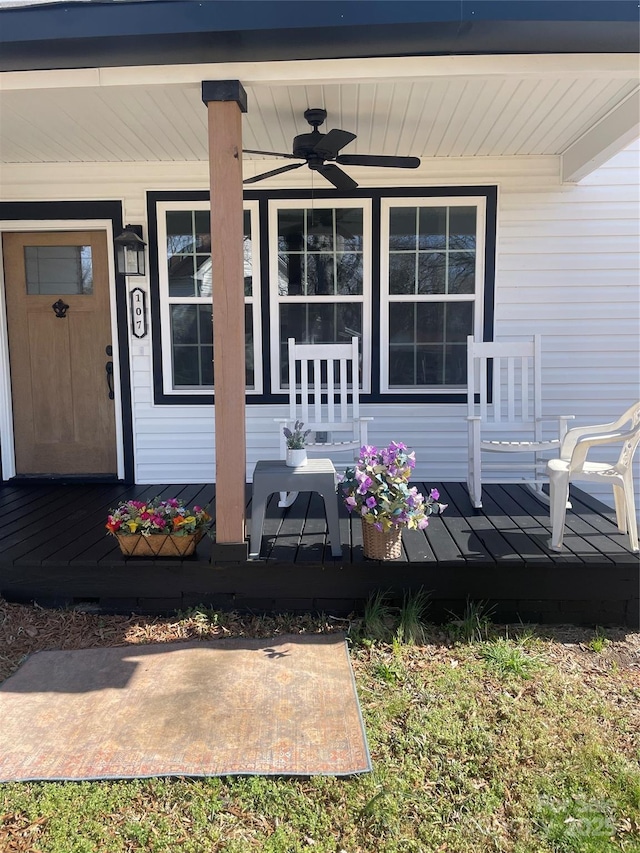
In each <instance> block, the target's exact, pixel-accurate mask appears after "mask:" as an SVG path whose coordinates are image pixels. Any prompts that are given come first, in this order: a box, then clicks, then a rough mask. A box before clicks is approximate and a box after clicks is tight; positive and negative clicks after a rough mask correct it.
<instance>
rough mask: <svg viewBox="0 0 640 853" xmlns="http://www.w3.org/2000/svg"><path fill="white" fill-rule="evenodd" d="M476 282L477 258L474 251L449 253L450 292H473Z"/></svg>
mask: <svg viewBox="0 0 640 853" xmlns="http://www.w3.org/2000/svg"><path fill="white" fill-rule="evenodd" d="M475 284H476V258H475V255H474V254H473V253H472V252H451V253H450V254H449V289H448V292H449V293H473V292H474V290H475Z"/></svg>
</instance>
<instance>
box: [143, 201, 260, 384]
mask: <svg viewBox="0 0 640 853" xmlns="http://www.w3.org/2000/svg"><path fill="white" fill-rule="evenodd" d="M258 208H259V203H258V201H254V200H248V199H245V200H244V202H243V210H245V211H248V212H249V216H250V222H251V255H252V287H251V296H246V295H245V297H244V303H245V305H251V306H252V320H253V323H252V331H253V351H254V352H253V375H254V386H253V388H245V393H246V394H247V396H251V397H256V396H262V393H263V368H262V305H261V282H262V275H261V268H260V221H259V209H258ZM210 209H211V206H210V204H209V201H208V200H197V199H187V200H178V199H176V200H174V201H172V200H170V199H169V200H162V201H156V202H155V216H156V228H157V261H158V295H159V312H160V349H161V370H162V389H161V390H162V394H163V395H164V396H166V397H168V398H174V399H178V400H180V399H182V398H185V397H206V398H208V400H210V399H211V397H212V396H213V397H214V398H215V379H214V385H213V386H211V385H203V386H201V387H198V386H192V385H189V386H186V385H185V386H178V387H174V385H173V346H172V340H171V308H170V306H171V305H184V304H186V305H212V298H211V297H210V296H187V297H185V296H170V295H169V270H168V264H167V257H166V252H167V218H166V214H167V212H171V211H194V210H206V211H209V210H210ZM214 371H215V362H214Z"/></svg>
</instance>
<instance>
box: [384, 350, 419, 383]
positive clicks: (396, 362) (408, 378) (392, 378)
mask: <svg viewBox="0 0 640 853" xmlns="http://www.w3.org/2000/svg"><path fill="white" fill-rule="evenodd" d="M415 375H416V371H415V361H414V351H413V348H410V349H407V348H406V347H395V346H392V347H389V385H390V386H391V387H392V388H394V387H396V388H397V387H400V388H402V387H406V386H409V387H411V386H413V385H415Z"/></svg>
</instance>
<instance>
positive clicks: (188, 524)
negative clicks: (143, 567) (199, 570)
mask: <svg viewBox="0 0 640 853" xmlns="http://www.w3.org/2000/svg"><path fill="white" fill-rule="evenodd" d="M210 522H211V516H210V515H209V513H208V512H207V510H206V509H205V508H203V507H201V506H197V505H194V506H193V507H191V508H188V507H187V506H185V504H184V503H183V501H180V500H178V499H177V498H169V499H168V500H160V498H157V497H156V498H153V499H152V500H147V501H135V500H130V501H123V502H122V503H120V504H119V505H118V506H117V507H116V508H115V509H112V510H109V515H108V518H107V524H106V528H107V531H108V532H109V533H110V534H111V535H113V536H115V537H116V538H117V540H118V545H119V546H120V550H121V551H122V553H123V554H126V555H127V556H129V557H132V556H135V557H175V556H179V557H184V556H187V555H189V554H193V552H194V551H195V547H196V545H197V544H198V542H199V541H200V540H201V539H202V537H203V536H204V534H205V532H206V530H207V528H208V527H209V525H210Z"/></svg>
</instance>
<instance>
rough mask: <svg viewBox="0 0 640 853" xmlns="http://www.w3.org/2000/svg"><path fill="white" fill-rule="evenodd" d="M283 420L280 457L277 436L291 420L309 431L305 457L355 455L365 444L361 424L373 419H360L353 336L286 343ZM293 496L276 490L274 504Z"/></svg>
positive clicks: (283, 454)
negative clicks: (338, 341) (346, 339)
mask: <svg viewBox="0 0 640 853" xmlns="http://www.w3.org/2000/svg"><path fill="white" fill-rule="evenodd" d="M288 347H289V417H288V418H285V419H280V420H277V421H276V423H278V424H279V425H280V454H281V458H282V459H286V455H287V448H286V440H285V436H284V433H283V431H282V430H283V428H284V427H285V426H287V427H289V428H290V429H292V428H293V425H294V424H295V422H296V421H302V422H303V423H304V429H305V430H307V429H310V430H311V435H310V437H309V438H310V440H309V441H307V445H306V450H307V453H309V454H315V455H322V456H329V455H330V454H333V453H341V452H345V451H350V452H351V458H355V457H356V456H357V452H358V451H359V450H360V448H361V447H362V445H363V444H366V443H367V425H368V423H369V421H372V420H373V418H365V417H361V415H360V366H359V354H358V338H357V337H352V338H351V341H350V343H345V344H299V343H296V341H295V339H294V338H289V339H288ZM297 495H298V493H297V492H289V493H286V492H281V493H280V503H279V506H291V504H292V503H293V502H294V500H295V499H296V497H297Z"/></svg>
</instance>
